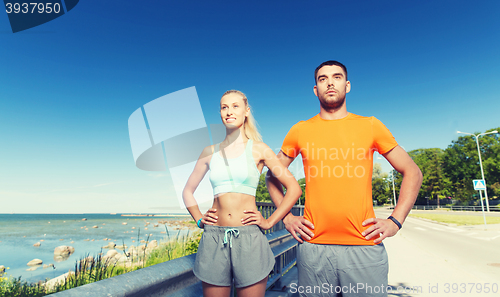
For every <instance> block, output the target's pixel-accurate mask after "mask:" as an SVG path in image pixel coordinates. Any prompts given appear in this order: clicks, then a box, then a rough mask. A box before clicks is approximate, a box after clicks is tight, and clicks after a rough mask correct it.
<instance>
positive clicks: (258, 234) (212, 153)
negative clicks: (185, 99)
mask: <svg viewBox="0 0 500 297" xmlns="http://www.w3.org/2000/svg"><path fill="white" fill-rule="evenodd" d="M220 116H221V120H222V123H223V124H224V125H225V127H226V137H225V139H224V141H222V142H221V143H219V144H216V145H212V146H208V147H206V148H205V149H204V150H203V152H202V153H201V155H200V157H199V159H198V161H197V163H196V165H195V168H194V170H193V173H192V174H191V176H190V177H189V179H188V181H187V184H186V187H185V188H184V191H183V198H184V203H185V204H186V207H187V209H188V211H189V212H190V213H191V216H192V217H193V219H194V220H195V221H196V222H197V224H198V227H200V228H204V232H203V236H202V238H201V241H200V245H199V247H198V253H197V255H196V262H195V267H194V269H193V272H194V274H195V275H196V276H197V277H198V278H199V279H200V280H201V281H202V283H203V296H205V297H211V296H214V297H221V296H222V297H223V296H229V294H230V290H231V287H230V286H231V282H232V281H233V279H234V285H235V288H236V292H237V294H238V296H239V297H256V296H257V297H258V296H264V293H265V290H266V283H267V277H268V275H269V273H270V272H271V270H272V268H273V266H274V255H273V253H272V251H271V248H270V247H269V243H268V241H267V239H266V237H265V235H264V234H263V233H262V231H261V229H264V230H267V229H269V228H271V227H272V226H274V225H275V224H276V223H277V222H278V221H280V220H281V219H282V218H283V217H284V216H285V215H286V214H287V213H288V212H289V211H290V209H291V208H292V206H293V205H294V204H295V202H296V201H297V199H298V198H299V197H300V195H301V194H302V190H301V189H300V186H299V184H298V183H297V181H296V180H295V178H294V177H293V176H292V174H291V173H290V172H289V171H288V169H287V168H285V167H284V166H283V165H282V164H281V162H280V161H279V160H278V158H277V157H276V155H275V154H274V152H273V151H272V150H271V149H270V148H269V147H268V146H267V145H266V144H265V143H263V142H262V141H261V136H260V134H259V132H258V131H257V128H256V124H255V121H254V119H253V117H252V113H251V110H250V106H249V104H248V100H247V98H246V96H245V94H243V93H242V92H240V91H235V90H231V91H227V92H226V93H224V95H223V96H222V98H221V100H220ZM264 166H267V167H268V168H269V170H271V172H272V173H273V174H274V175H275V176H276V177H277V178H278V179H279V181H280V182H281V183H282V184H283V185H284V186H285V187H286V189H287V191H286V195H285V197H284V200H283V202H282V203H281V204H280V205H279V207H278V208H277V209H276V210H275V211H274V213H273V214H272V215H271V216H270V217H269V218H268V219H265V218H264V217H262V215H261V213H260V212H259V211H258V210H257V206H256V204H255V193H256V189H257V184H258V183H259V176H260V174H261V172H262V169H263V167H264ZM209 170H210V174H209V177H210V182H211V184H212V187H213V191H214V202H213V205H212V208H211V209H209V210H208V211H207V212H206V213H205V214H202V213H201V211H200V209H199V207H198V205H197V203H196V200H195V198H194V196H193V193H194V192H195V190H196V188H197V187H198V185H199V183H200V182H201V180H202V179H203V177H204V176H205V174H206V173H207V172H208V171H209Z"/></svg>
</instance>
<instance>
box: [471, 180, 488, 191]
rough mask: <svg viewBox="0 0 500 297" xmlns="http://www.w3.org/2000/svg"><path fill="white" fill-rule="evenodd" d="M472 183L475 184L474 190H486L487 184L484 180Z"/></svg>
mask: <svg viewBox="0 0 500 297" xmlns="http://www.w3.org/2000/svg"><path fill="white" fill-rule="evenodd" d="M472 182H473V183H474V190H476V191H480V190H486V183H485V182H484V179H475V180H473V181H472Z"/></svg>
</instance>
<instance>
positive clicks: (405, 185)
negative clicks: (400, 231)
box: [392, 165, 422, 224]
mask: <svg viewBox="0 0 500 297" xmlns="http://www.w3.org/2000/svg"><path fill="white" fill-rule="evenodd" d="M421 184H422V172H421V171H420V169H419V168H418V166H416V165H415V167H414V168H412V169H411V170H408V172H405V174H404V175H403V182H402V183H401V189H400V191H399V199H398V202H397V204H396V207H395V208H394V211H393V212H392V216H393V217H394V218H396V220H398V221H399V222H400V223H401V224H403V222H404V221H405V220H406V217H407V216H408V214H409V213H410V210H411V209H412V207H413V205H414V204H415V200H416V199H417V195H418V191H419V190H420V186H421Z"/></svg>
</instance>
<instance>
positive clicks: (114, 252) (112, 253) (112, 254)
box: [106, 250, 118, 258]
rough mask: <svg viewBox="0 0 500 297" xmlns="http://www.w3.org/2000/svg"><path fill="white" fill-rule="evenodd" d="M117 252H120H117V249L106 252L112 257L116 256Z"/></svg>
mask: <svg viewBox="0 0 500 297" xmlns="http://www.w3.org/2000/svg"><path fill="white" fill-rule="evenodd" d="M117 254H118V252H117V251H115V250H110V251H108V252H107V253H106V257H109V258H112V257H114V256H115V255H117Z"/></svg>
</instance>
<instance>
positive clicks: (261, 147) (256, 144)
mask: <svg viewBox="0 0 500 297" xmlns="http://www.w3.org/2000/svg"><path fill="white" fill-rule="evenodd" d="M270 149H271V148H270V147H269V146H268V145H267V144H265V143H264V142H262V141H255V140H253V150H254V151H257V152H260V153H264V152H265V151H266V150H270Z"/></svg>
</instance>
